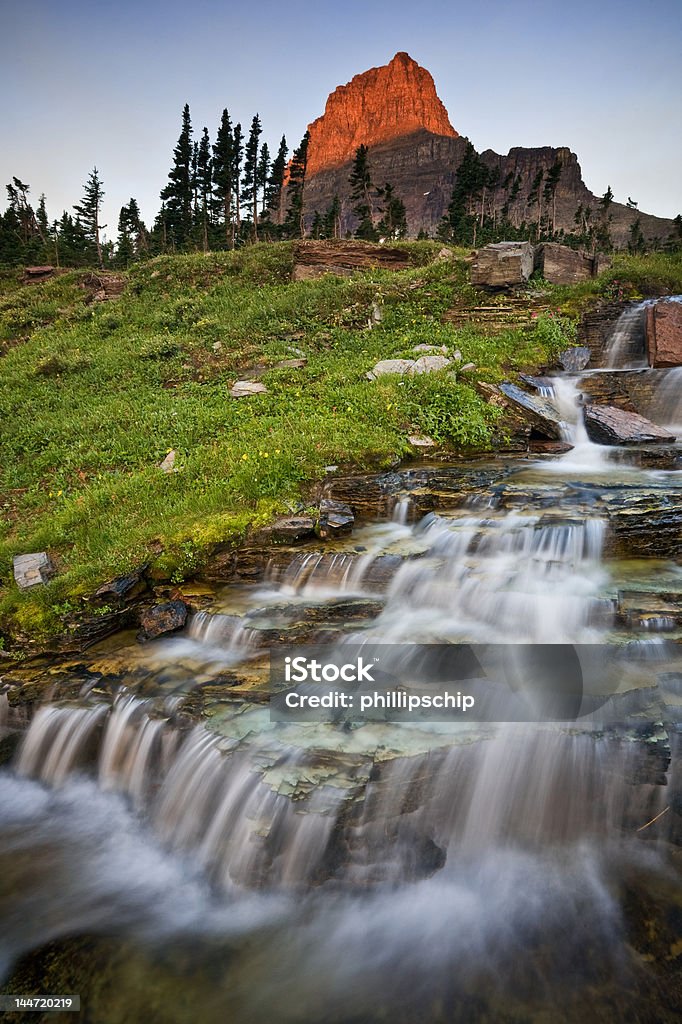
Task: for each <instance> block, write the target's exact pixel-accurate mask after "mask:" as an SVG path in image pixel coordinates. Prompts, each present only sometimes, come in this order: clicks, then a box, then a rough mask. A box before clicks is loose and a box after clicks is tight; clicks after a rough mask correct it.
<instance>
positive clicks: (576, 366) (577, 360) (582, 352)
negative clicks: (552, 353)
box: [557, 345, 592, 373]
mask: <svg viewBox="0 0 682 1024" xmlns="http://www.w3.org/2000/svg"><path fill="white" fill-rule="evenodd" d="M591 355H592V353H591V352H590V350H589V348H586V347H585V346H584V345H574V347H573V348H567V349H566V350H565V351H564V352H562V353H561V355H560V356H559V358H558V359H557V362H558V363H559V366H560V367H561V369H562V370H565V371H566V373H580V371H581V370H584V369H585V367H586V366H587V364H588V363H589V361H590V356H591Z"/></svg>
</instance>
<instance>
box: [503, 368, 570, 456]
mask: <svg viewBox="0 0 682 1024" xmlns="http://www.w3.org/2000/svg"><path fill="white" fill-rule="evenodd" d="M499 390H500V391H501V392H502V394H503V395H504V396H505V398H506V399H507V400H508V401H509V402H510V403H511V404H512V405H513V406H514V408H515V409H516V410H517V411H519V412H520V413H521V414H522V415H523V416H524V418H525V419H527V420H528V421H529V422H530V423H531V425H532V426H533V427H534V428H535V429H536V430H538V431H539V432H540V433H541V434H543V436H545V437H549V438H551V439H552V440H553V441H560V440H561V416H560V415H559V412H558V410H557V409H556V408H555V407H554V406H553V405H552V403H551V402H549V401H548V400H547V399H546V398H541V397H540V396H539V395H529V394H528V392H527V391H522V390H521V388H520V387H517V385H516V384H511V383H509V382H508V381H505V383H504V384H500V388H499Z"/></svg>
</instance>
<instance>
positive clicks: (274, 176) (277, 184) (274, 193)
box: [265, 136, 289, 219]
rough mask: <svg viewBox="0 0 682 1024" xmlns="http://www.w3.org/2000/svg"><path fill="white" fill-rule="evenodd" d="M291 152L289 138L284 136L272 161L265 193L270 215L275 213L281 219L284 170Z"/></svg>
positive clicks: (266, 205)
mask: <svg viewBox="0 0 682 1024" xmlns="http://www.w3.org/2000/svg"><path fill="white" fill-rule="evenodd" d="M288 154H289V147H288V146H287V140H286V138H285V137H284V136H282V138H281V141H280V144H279V149H278V150H277V156H276V157H275V159H274V160H273V161H272V168H271V170H270V177H269V178H268V185H267V189H266V194H265V208H266V211H267V213H268V214H269V216H271V217H272V216H273V214H274V215H275V217H276V218H277V219H279V217H278V215H279V209H280V202H281V198H282V187H283V185H284V172H285V171H286V166H287V156H288Z"/></svg>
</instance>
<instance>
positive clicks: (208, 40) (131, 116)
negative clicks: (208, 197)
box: [0, 0, 682, 234]
mask: <svg viewBox="0 0 682 1024" xmlns="http://www.w3.org/2000/svg"><path fill="white" fill-rule="evenodd" d="M0 12H1V13H0V87H1V88H2V96H3V99H4V101H3V104H2V114H1V115H0V119H1V124H2V139H3V146H2V152H1V153H0V184H2V185H4V184H5V183H6V182H7V181H9V180H10V178H11V176H12V175H14V174H16V175H17V176H18V177H20V178H22V180H24V181H26V182H28V183H29V184H30V185H31V188H32V195H33V196H34V197H35V198H36V200H37V197H38V195H39V194H40V192H42V191H44V192H45V193H46V195H47V200H48V212H49V214H50V216H51V217H54V216H58V215H59V214H60V213H61V210H62V209H63V208H65V207H66V208H70V207H71V206H72V204H73V203H74V202H76V201H78V199H79V197H80V192H81V186H82V183H83V182H84V181H85V179H86V177H87V175H88V172H89V170H90V169H91V167H92V166H93V165H94V164H97V167H98V168H99V170H100V172H101V174H102V177H103V179H104V183H105V188H106V192H107V198H106V209H105V215H106V219H107V220H108V223H109V229H108V233H109V234H115V226H116V219H117V216H118V209H119V207H120V206H121V204H122V203H123V202H126V201H127V200H128V199H129V197H130V196H131V195H134V196H135V197H136V198H137V199H138V201H139V202H140V205H141V207H142V211H143V214H144V216H145V218H146V219H147V220H148V221H151V219H152V218H153V216H154V214H155V213H156V211H157V209H158V205H159V200H158V194H159V191H160V189H161V188H162V187H163V185H164V183H165V181H166V176H167V172H168V169H169V166H170V162H171V154H172V149H173V146H174V144H175V141H176V139H177V135H178V132H179V127H180V112H181V109H182V106H183V104H184V103H185V101H187V102H189V104H190V107H191V112H192V120H193V123H194V126H195V129H196V130H197V131H200V130H201V128H202V127H203V126H204V125H206V126H207V127H208V129H209V131H210V133H211V137H212V138H213V136H214V134H215V129H216V126H217V124H218V121H219V118H220V113H221V110H222V108H223V107H224V106H227V107H228V108H229V109H230V112H231V114H232V115H233V117H234V118H235V119H237V120H241V121H242V123H243V124H244V125H247V126H248V124H249V122H250V120H251V117H252V116H253V114H254V112H255V111H258V112H259V113H260V116H261V120H262V122H263V126H264V136H263V138H264V139H267V141H268V142H269V143H270V146H271V149H273V148H275V147H276V145H277V142H278V140H279V136H280V135H281V134H282V132H284V133H285V134H286V136H287V139H288V141H289V144H290V146H293V145H296V144H297V143H298V142H299V140H300V138H301V135H302V134H303V132H304V131H305V127H306V124H307V123H308V122H309V121H311V120H313V119H314V118H315V117H317V116H318V115H319V114H320V113H322V111H323V109H324V104H325V100H326V98H327V95H328V93H329V92H330V91H331V90H332V89H334V88H335V87H336V86H337V85H340V84H343V83H345V82H347V81H348V80H349V79H350V78H351V77H352V76H353V75H355V74H358V73H359V72H361V71H364V70H366V69H367V68H368V67H371V66H373V65H378V64H385V63H386V62H387V61H388V60H390V59H391V57H392V56H393V55H394V54H395V53H396V52H397V51H398V50H407V51H408V52H409V53H410V54H411V56H412V57H414V58H415V60H417V61H418V62H419V63H420V64H422V65H423V66H424V67H426V68H428V69H429V71H430V72H431V73H432V75H433V76H434V79H435V81H436V87H437V90H438V93H439V95H440V97H441V99H442V100H443V102H444V103H445V105H446V107H447V109H448V112H449V114H450V120H451V121H452V124H453V125H454V127H455V128H456V129H457V130H458V131H459V132H460V133H461V134H463V135H467V136H468V137H469V138H470V139H471V140H472V142H473V143H474V145H475V146H476V148H477V149H479V150H482V149H486V148H491V149H495V150H497V151H498V152H502V153H506V152H507V150H508V149H509V148H510V147H511V146H541V145H553V146H559V145H561V146H568V147H570V148H571V149H572V150H573V151H574V152H576V153H577V154H578V157H579V159H580V162H581V165H582V169H583V177H584V179H585V181H586V183H587V185H588V187H589V188H591V189H592V190H593V191H594V192H596V193H602V192H604V191H605V189H606V186H607V185H608V184H610V185H611V186H612V188H613V190H614V192H615V195H616V199H618V200H619V201H623V202H624V201H625V200H626V199H627V197H628V195H630V196H632V197H633V198H634V199H635V200H637V201H638V202H639V206H640V209H642V210H645V211H647V212H650V213H656V214H659V215H661V216H674V215H676V214H677V213H679V212H681V211H682V186H681V184H680V182H682V173H681V168H682V114H681V111H682V103H681V100H682V60H681V59H680V58H681V55H682V4H681V3H680V2H679V0H650V2H649V3H647V4H644V3H633V2H631V0H623V2H620V3H616V2H614V0H603V2H602V3H594V2H587V0H574V2H572V3H570V4H569V3H568V2H556V0H547V2H544V3H541V2H536V0H517V2H515V3H511V2H501V0H487V2H486V3H485V4H483V3H480V2H470V3H461V2H458V0H451V2H445V0H419V2H417V0H412V2H410V3H407V2H403V0H392V2H382V3H379V2H375V0H362V2H359V0H342V2H333V3H332V2H329V0H316V2H308V0H305V2H304V0H278V2H276V3H273V2H272V0H261V2H259V3H254V4H248V3H246V2H244V0H240V2H238V3H233V2H231V0H227V2H222V3H220V2H217V0H194V2H192V3H187V2H180V0H164V2H161V0H116V2H115V3H109V2H107V0H100V2H92V0H91V2H85V0H60V2H59V3H55V2H54V0H21V2H19V0H13V2H10V0H2V2H1V3H0Z"/></svg>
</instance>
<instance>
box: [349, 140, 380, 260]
mask: <svg viewBox="0 0 682 1024" xmlns="http://www.w3.org/2000/svg"><path fill="white" fill-rule="evenodd" d="M348 180H349V182H350V187H351V194H350V198H351V202H352V203H353V213H354V214H355V216H356V217H357V220H358V226H357V227H356V229H355V237H356V238H364V240H365V241H367V242H375V241H376V239H377V232H376V229H375V227H374V216H373V209H372V176H371V173H370V169H369V160H368V149H367V146H365V145H361V146H358V148H357V149H356V151H355V160H354V162H353V169H352V171H351V172H350V178H349V179H348Z"/></svg>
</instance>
